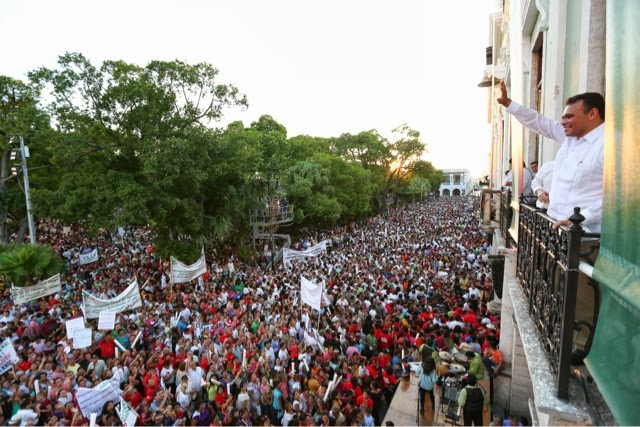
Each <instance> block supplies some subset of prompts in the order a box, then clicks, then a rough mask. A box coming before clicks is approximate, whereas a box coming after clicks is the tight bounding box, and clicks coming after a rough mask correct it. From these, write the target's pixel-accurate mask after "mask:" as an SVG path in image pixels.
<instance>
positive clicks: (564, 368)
mask: <svg viewBox="0 0 640 427" xmlns="http://www.w3.org/2000/svg"><path fill="white" fill-rule="evenodd" d="M573 211H574V212H573V215H571V217H569V220H570V221H571V226H570V227H569V229H568V231H567V233H568V236H567V237H568V238H567V258H566V260H567V266H566V267H567V271H566V274H565V279H564V292H563V294H562V295H561V297H562V307H561V310H562V311H561V312H562V324H561V325H560V327H561V328H562V331H561V334H560V349H559V350H560V354H559V356H560V360H559V363H558V373H557V374H558V377H557V385H558V397H559V398H560V399H567V398H568V397H569V377H570V370H571V350H572V346H573V331H574V327H575V325H574V323H575V314H576V301H577V294H578V275H579V271H578V268H579V265H580V243H581V241H582V234H583V233H584V231H583V230H582V226H581V225H580V223H581V222H582V221H584V219H585V218H584V216H583V215H582V214H580V208H579V207H576V208H574V209H573Z"/></svg>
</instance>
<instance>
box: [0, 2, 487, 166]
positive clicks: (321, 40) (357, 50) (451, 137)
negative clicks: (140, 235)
mask: <svg viewBox="0 0 640 427" xmlns="http://www.w3.org/2000/svg"><path fill="white" fill-rule="evenodd" d="M488 13H489V4H488V1H487V0H448V1H434V0H406V1H393V2H392V1H376V0H369V1H362V0H346V1H345V0H342V1H334V0H328V1H322V2H310V1H301V0H295V1H294V0H271V1H264V0H246V1H239V0H225V1H221V0H216V1H211V0H210V1H196V0H182V1H150V0H135V1H131V0H128V1H125V0H109V1H105V0H97V1H94V0H92V1H86V0H82V1H70V0H57V1H47V0H38V1H35V0H4V1H3V2H2V3H0V37H1V38H2V40H3V41H4V42H3V43H2V45H0V55H1V57H2V58H3V60H2V61H1V62H0V74H5V75H9V76H12V77H18V78H20V77H23V76H24V74H25V73H26V72H27V71H29V70H32V69H34V68H36V67H39V66H54V65H55V61H56V59H57V57H58V55H60V54H62V53H64V52H80V53H83V54H84V55H85V56H87V57H88V58H89V59H90V60H91V61H92V62H94V63H98V62H100V61H103V60H105V59H122V60H125V61H129V62H133V63H137V64H139V65H145V64H146V63H147V62H149V61H150V60H154V59H165V60H173V59H180V60H184V61H187V62H191V63H193V62H201V61H203V62H209V63H211V64H213V65H214V66H215V67H216V68H218V69H219V70H220V78H221V82H224V83H232V84H234V85H236V86H237V87H238V88H239V89H240V90H241V91H242V92H243V93H246V94H247V96H248V98H249V103H250V107H249V109H248V110H246V111H230V112H228V113H227V114H226V116H225V121H224V122H223V124H225V123H227V122H228V121H231V120H242V121H243V122H244V123H245V125H248V124H249V123H251V122H252V121H254V120H256V119H257V118H258V117H260V116H261V115H263V114H269V115H272V116H273V117H274V118H275V119H276V120H278V121H279V122H280V123H282V124H283V125H284V126H285V127H286V128H287V130H288V132H289V136H293V135H298V134H308V135H313V136H325V137H327V136H338V135H340V134H341V133H345V132H350V133H357V132H359V131H362V130H369V129H374V128H375V129H377V130H378V131H379V132H381V133H382V134H384V135H388V134H389V132H390V130H391V129H392V128H393V127H395V126H397V125H400V124H402V123H408V124H409V126H411V127H413V128H414V129H417V130H419V131H420V132H421V136H422V139H423V140H424V141H425V142H427V144H428V153H427V154H426V156H425V158H426V159H427V160H430V161H432V162H433V163H434V164H435V165H436V166H437V167H440V168H455V167H463V168H467V169H469V170H471V172H472V174H473V175H479V174H480V173H482V172H483V171H484V170H485V169H486V168H487V163H488V160H487V159H488V152H489V127H488V125H487V124H486V108H487V90H486V89H479V88H477V83H478V82H479V81H480V79H481V77H482V70H483V68H484V59H485V57H484V55H485V53H484V49H485V47H486V46H488V45H490V43H489V42H488Z"/></svg>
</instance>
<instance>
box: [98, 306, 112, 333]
mask: <svg viewBox="0 0 640 427" xmlns="http://www.w3.org/2000/svg"><path fill="white" fill-rule="evenodd" d="M115 327H116V313H114V312H113V311H102V312H100V316H99V317H98V330H100V331H112V330H113V328H115Z"/></svg>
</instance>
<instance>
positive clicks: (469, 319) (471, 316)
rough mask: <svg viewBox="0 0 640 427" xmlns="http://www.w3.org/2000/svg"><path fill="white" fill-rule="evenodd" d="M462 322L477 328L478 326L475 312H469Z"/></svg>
mask: <svg viewBox="0 0 640 427" xmlns="http://www.w3.org/2000/svg"><path fill="white" fill-rule="evenodd" d="M462 321H463V322H464V323H466V324H467V325H473V326H476V325H477V324H478V318H477V317H476V314H475V313H474V312H473V310H469V311H468V312H467V314H465V315H464V317H463V318H462Z"/></svg>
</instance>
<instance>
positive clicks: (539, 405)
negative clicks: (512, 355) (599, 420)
mask: <svg viewBox="0 0 640 427" xmlns="http://www.w3.org/2000/svg"><path fill="white" fill-rule="evenodd" d="M505 287H506V290H507V292H509V293H510V295H511V299H512V303H513V311H514V317H515V322H516V324H517V328H518V331H519V332H520V337H521V339H522V345H523V348H524V352H525V355H526V358H527V364H528V366H529V372H530V374H531V380H532V381H531V382H532V385H533V394H534V397H535V407H536V409H537V412H538V414H537V415H538V418H539V415H540V413H544V414H547V415H548V416H549V417H550V418H551V419H553V420H555V422H553V424H556V425H557V424H558V421H560V420H564V421H566V422H567V424H580V425H591V424H592V421H591V417H590V416H589V412H588V408H587V406H586V404H585V403H584V399H583V397H582V392H581V391H580V389H579V384H578V382H577V381H576V380H575V379H573V378H571V380H570V384H569V397H570V398H569V400H566V401H565V400H562V399H560V398H558V397H557V396H556V390H557V386H556V376H555V374H554V373H553V370H552V369H551V365H550V364H549V360H548V357H547V353H546V352H545V350H544V348H543V347H542V344H541V342H540V338H539V336H538V331H537V329H536V327H535V325H534V323H533V319H532V318H531V316H530V315H529V304H528V301H527V298H526V296H525V294H524V292H523V290H522V287H521V286H520V284H519V283H518V281H517V280H516V279H515V278H513V279H511V280H508V281H507V283H505Z"/></svg>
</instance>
